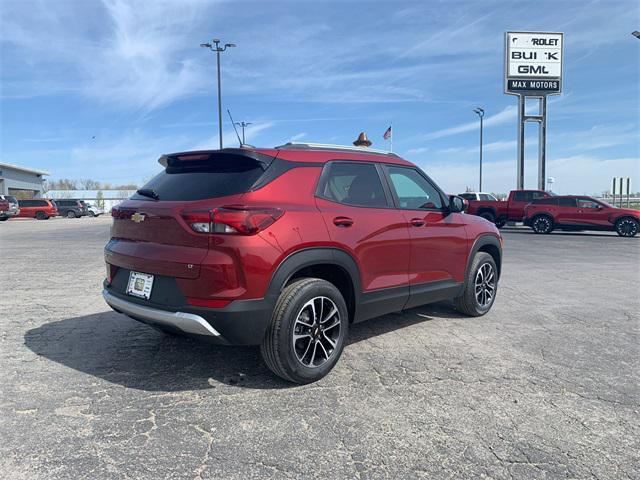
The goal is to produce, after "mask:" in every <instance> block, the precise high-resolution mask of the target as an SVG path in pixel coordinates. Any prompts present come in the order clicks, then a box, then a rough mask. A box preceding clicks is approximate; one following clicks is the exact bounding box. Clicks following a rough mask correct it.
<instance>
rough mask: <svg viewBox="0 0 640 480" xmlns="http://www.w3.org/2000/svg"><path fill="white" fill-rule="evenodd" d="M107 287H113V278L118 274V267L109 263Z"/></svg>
mask: <svg viewBox="0 0 640 480" xmlns="http://www.w3.org/2000/svg"><path fill="white" fill-rule="evenodd" d="M106 265H107V285H111V281H112V280H113V277H115V275H116V272H117V271H118V267H116V266H115V265H111V264H110V263H107V264H106Z"/></svg>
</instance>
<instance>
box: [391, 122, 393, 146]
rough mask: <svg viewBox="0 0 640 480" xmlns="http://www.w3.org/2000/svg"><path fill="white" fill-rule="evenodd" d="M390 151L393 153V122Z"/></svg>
mask: <svg viewBox="0 0 640 480" xmlns="http://www.w3.org/2000/svg"><path fill="white" fill-rule="evenodd" d="M391 153H393V123H392V124H391Z"/></svg>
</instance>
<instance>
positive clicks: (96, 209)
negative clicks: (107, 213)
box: [86, 203, 104, 217]
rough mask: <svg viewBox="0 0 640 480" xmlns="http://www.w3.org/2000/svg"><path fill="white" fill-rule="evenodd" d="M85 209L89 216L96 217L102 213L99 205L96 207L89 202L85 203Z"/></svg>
mask: <svg viewBox="0 0 640 480" xmlns="http://www.w3.org/2000/svg"><path fill="white" fill-rule="evenodd" d="M86 205H87V210H88V212H89V216H90V217H97V216H99V215H102V214H103V213H104V210H103V209H101V208H100V207H96V206H95V205H93V204H91V203H87V204H86Z"/></svg>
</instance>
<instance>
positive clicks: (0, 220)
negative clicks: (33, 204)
mask: <svg viewBox="0 0 640 480" xmlns="http://www.w3.org/2000/svg"><path fill="white" fill-rule="evenodd" d="M7 220H9V217H0V222H6V221H7Z"/></svg>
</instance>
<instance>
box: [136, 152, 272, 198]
mask: <svg viewBox="0 0 640 480" xmlns="http://www.w3.org/2000/svg"><path fill="white" fill-rule="evenodd" d="M265 168H266V165H265V164H263V163H261V162H258V161H257V160H254V159H253V158H249V157H245V156H242V155H219V156H214V157H213V158H211V159H207V160H188V161H183V162H171V161H170V162H169V165H168V166H167V168H166V169H165V171H164V172H161V173H159V174H158V175H156V176H155V177H154V178H152V179H151V180H150V181H149V182H148V183H147V184H146V185H145V186H144V187H142V188H141V189H140V190H138V191H142V190H147V191H152V192H153V193H154V194H155V195H157V199H158V200H168V201H183V200H204V199H206V198H215V197H224V196H227V195H235V194H238V193H245V192H248V191H249V189H250V188H251V187H252V186H253V185H254V184H255V183H256V182H257V180H258V179H259V178H260V177H261V176H262V174H263V172H264V169H265ZM131 198H132V199H134V200H152V199H151V198H149V196H148V195H140V194H139V193H135V194H134V195H133V196H132V197H131Z"/></svg>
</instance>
